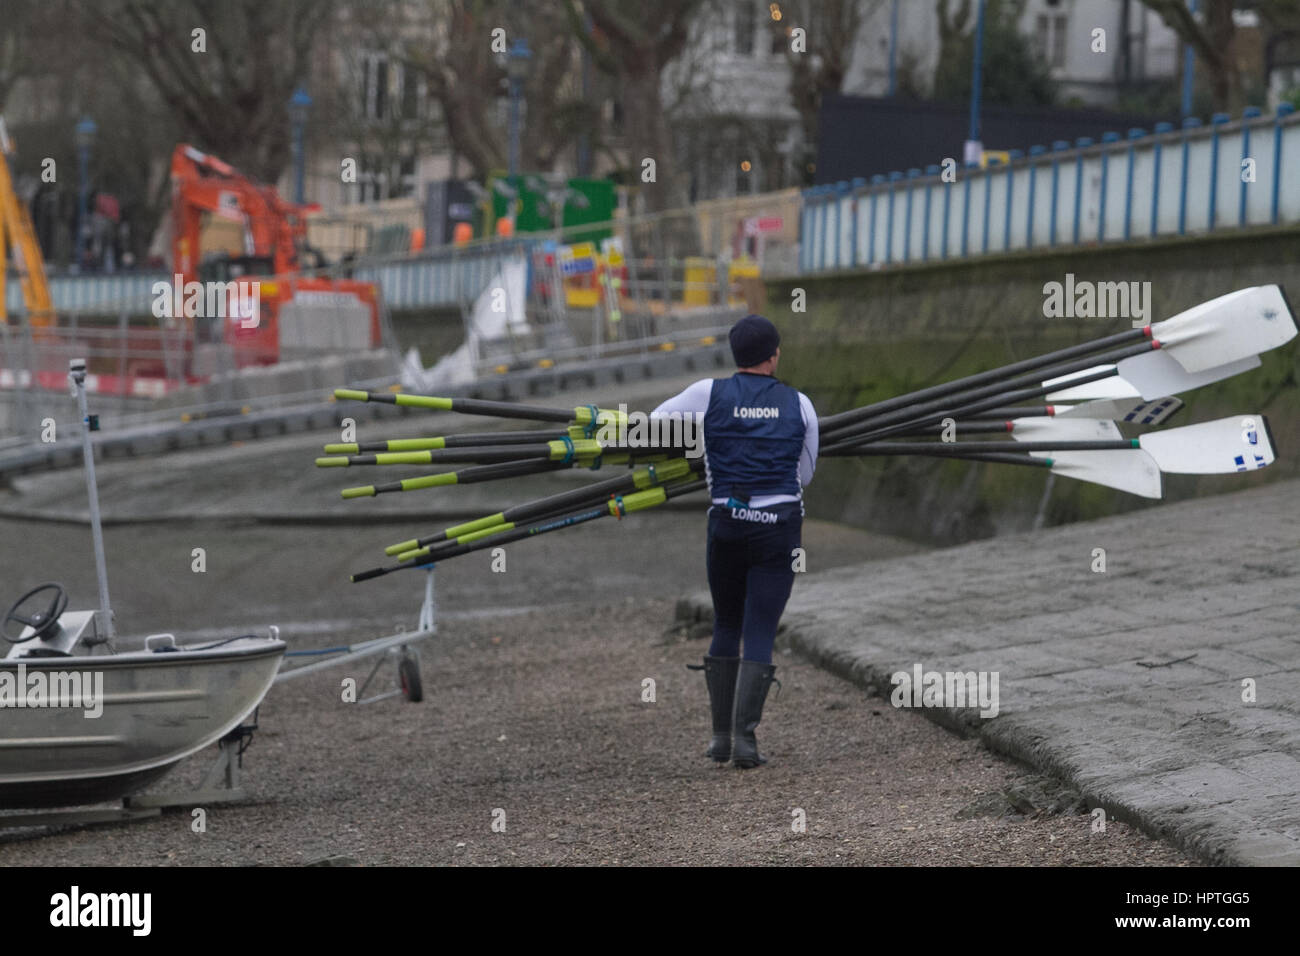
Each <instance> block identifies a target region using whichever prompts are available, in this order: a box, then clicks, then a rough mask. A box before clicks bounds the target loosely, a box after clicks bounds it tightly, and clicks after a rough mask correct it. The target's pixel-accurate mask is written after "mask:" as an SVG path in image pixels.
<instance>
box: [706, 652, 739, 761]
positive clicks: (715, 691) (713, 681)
mask: <svg viewBox="0 0 1300 956" xmlns="http://www.w3.org/2000/svg"><path fill="white" fill-rule="evenodd" d="M739 670H740V658H739V657H710V656H708V655H707V654H706V655H705V656H704V683H705V684H706V685H707V686H708V688H709V709H710V710H711V711H713V740H712V741H711V742H710V743H709V749H708V750H707V751H706V752H705V756H706V757H709V758H710V759H712V760H715V761H717V762H718V763H726V762H727V761H728V760H730V759H731V715H732V710H733V709H734V706H735V699H736V673H737V671H739Z"/></svg>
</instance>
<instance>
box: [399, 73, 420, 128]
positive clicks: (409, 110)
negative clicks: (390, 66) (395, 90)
mask: <svg viewBox="0 0 1300 956" xmlns="http://www.w3.org/2000/svg"><path fill="white" fill-rule="evenodd" d="M398 69H399V70H401V72H402V118H403V119H419V118H420V101H421V99H423V97H421V96H420V76H419V74H418V73H417V72H416V71H415V70H412V69H409V68H407V67H405V66H399V67H398Z"/></svg>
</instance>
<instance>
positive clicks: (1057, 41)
mask: <svg viewBox="0 0 1300 956" xmlns="http://www.w3.org/2000/svg"><path fill="white" fill-rule="evenodd" d="M1068 23H1069V17H1068V16H1067V15H1065V14H1063V13H1058V14H1055V15H1050V14H1046V13H1040V14H1039V15H1038V19H1037V21H1036V23H1035V31H1034V32H1035V36H1036V39H1037V40H1038V52H1039V53H1040V54H1041V55H1042V57H1043V59H1044V60H1046V61H1047V62H1048V64H1049V65H1050V66H1051V67H1052V68H1053V69H1059V68H1061V67H1064V66H1065V53H1066V49H1065V44H1066V39H1067V29H1068Z"/></svg>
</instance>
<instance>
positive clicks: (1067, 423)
mask: <svg viewBox="0 0 1300 956" xmlns="http://www.w3.org/2000/svg"><path fill="white" fill-rule="evenodd" d="M1011 424H1012V429H1011V437H1012V438H1014V439H1015V440H1016V441H1122V440H1123V438H1124V436H1123V435H1121V434H1120V433H1119V429H1118V428H1116V427H1115V423H1114V422H1112V421H1107V420H1105V419H1101V418H1067V419H1058V418H1017V419H1014V420H1013V421H1012V422H1011Z"/></svg>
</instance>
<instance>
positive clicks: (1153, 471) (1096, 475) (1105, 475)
mask: <svg viewBox="0 0 1300 956" xmlns="http://www.w3.org/2000/svg"><path fill="white" fill-rule="evenodd" d="M1031 454H1032V455H1033V456H1034V457H1035V458H1050V459H1052V471H1053V472H1055V473H1056V474H1058V475H1064V476H1065V477H1067V478H1077V479H1078V480H1079V481H1091V482H1092V483H1093V484H1096V485H1105V486H1106V487H1107V488H1118V489H1119V490H1120V491H1126V492H1128V493H1129V494H1131V495H1141V496H1142V497H1143V498H1159V497H1161V496H1162V495H1163V494H1164V479H1163V478H1162V477H1161V475H1160V467H1159V466H1158V465H1157V464H1156V462H1155V459H1153V458H1152V457H1151V456H1150V455H1148V454H1147V453H1146V452H1145V451H1143V450H1142V449H1141V448H1127V449H1125V448H1121V449H1116V450H1113V451H1112V450H1105V451H1053V452H1031Z"/></svg>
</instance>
